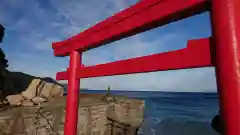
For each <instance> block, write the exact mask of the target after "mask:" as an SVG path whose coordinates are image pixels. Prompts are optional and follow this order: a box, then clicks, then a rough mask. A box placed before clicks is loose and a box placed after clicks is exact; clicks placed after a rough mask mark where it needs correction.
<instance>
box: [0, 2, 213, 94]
mask: <svg viewBox="0 0 240 135" xmlns="http://www.w3.org/2000/svg"><path fill="white" fill-rule="evenodd" d="M136 2H137V1H136V0H49V1H42V0H31V1H29V0H21V1H20V0H1V1H0V23H2V24H3V25H4V26H5V27H6V37H5V39H4V44H2V45H1V47H2V48H3V50H4V51H5V53H6V55H7V58H8V59H9V64H10V67H9V70H13V71H22V72H25V73H29V74H33V75H36V76H50V77H55V74H56V72H58V71H63V70H64V69H66V67H68V60H69V58H68V57H66V58H55V57H54V56H53V50H52V49H51V43H52V42H55V41H62V40H64V39H66V38H68V37H70V36H72V35H75V34H77V33H79V32H81V31H83V30H85V29H87V28H89V27H90V26H92V25H94V24H96V23H97V22H99V21H101V20H103V19H105V18H107V17H109V16H111V15H113V14H114V13H116V12H119V11H121V10H123V9H125V8H127V7H129V6H131V5H133V4H135V3H136ZM159 12H161V9H159ZM210 35H211V31H210V21H209V14H208V13H207V12H206V13H203V14H200V15H197V16H194V17H190V18H187V19H184V20H181V21H179V22H176V23H172V24H169V25H166V26H164V27H161V28H156V29H154V30H151V31H147V32H145V33H141V34H138V35H135V36H133V37H129V38H127V39H123V40H120V41H117V42H114V43H111V44H108V45H106V46H102V47H99V48H96V49H93V50H90V51H88V52H85V53H84V55H83V63H84V64H85V65H95V64H100V63H106V62H111V61H116V60H122V59H127V58H133V57H137V56H144V55H149V54H154V53H159V52H166V51H171V50H177V49H181V48H184V47H185V46H186V42H187V40H188V39H197V38H204V37H209V36H210ZM108 85H111V87H112V89H119V90H154V91H187V92H196V91H200V92H216V82H215V73H214V69H213V68H202V69H189V70H178V71H165V72H154V73H143V74H134V75H124V76H114V77H101V78H90V79H82V80H81V87H82V88H90V89H105V88H107V86H108Z"/></svg>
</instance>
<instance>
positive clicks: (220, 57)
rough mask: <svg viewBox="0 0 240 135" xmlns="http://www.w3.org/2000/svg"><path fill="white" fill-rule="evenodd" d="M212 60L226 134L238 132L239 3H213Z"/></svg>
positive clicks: (230, 0)
mask: <svg viewBox="0 0 240 135" xmlns="http://www.w3.org/2000/svg"><path fill="white" fill-rule="evenodd" d="M211 4H212V7H211V10H212V12H211V13H212V28H213V41H214V44H213V45H214V46H213V58H214V59H215V61H214V62H215V65H216V78H217V85H218V92H219V96H220V106H221V114H222V116H223V124H224V130H225V134H226V135H239V133H240V125H239V124H240V59H239V58H240V0H212V3H211Z"/></svg>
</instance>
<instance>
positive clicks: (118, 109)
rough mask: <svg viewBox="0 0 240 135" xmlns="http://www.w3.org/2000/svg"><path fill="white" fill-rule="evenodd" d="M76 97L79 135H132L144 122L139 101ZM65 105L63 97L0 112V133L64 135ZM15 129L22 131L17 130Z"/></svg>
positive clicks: (94, 95) (142, 106) (95, 95)
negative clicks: (78, 99)
mask: <svg viewBox="0 0 240 135" xmlns="http://www.w3.org/2000/svg"><path fill="white" fill-rule="evenodd" d="M79 96H80V102H79V118H78V119H79V122H78V135H89V134H94V135H135V134H136V132H137V130H138V128H139V126H140V125H141V123H142V121H143V113H144V101H142V100H137V99H130V98H127V97H122V96H115V99H116V101H114V102H106V101H103V100H102V98H103V96H104V95H101V94H80V95H79ZM65 102H66V97H65V96H64V97H60V98H58V99H56V100H52V101H49V102H45V103H42V104H40V105H38V106H32V107H27V106H24V107H17V108H11V109H7V110H5V111H2V112H0V128H1V129H2V130H1V131H0V134H6V133H10V134H12V135H19V134H21V133H22V131H24V134H25V135H52V134H54V135H63V130H64V128H63V127H64V121H65V118H64V115H65ZM15 116H18V117H15ZM17 121H18V122H17ZM11 123H16V124H14V126H13V124H11ZM19 123H20V125H17V124H19ZM17 126H19V128H21V129H19V128H18V129H17V130H16V129H15V128H14V127H17ZM20 131H21V133H20Z"/></svg>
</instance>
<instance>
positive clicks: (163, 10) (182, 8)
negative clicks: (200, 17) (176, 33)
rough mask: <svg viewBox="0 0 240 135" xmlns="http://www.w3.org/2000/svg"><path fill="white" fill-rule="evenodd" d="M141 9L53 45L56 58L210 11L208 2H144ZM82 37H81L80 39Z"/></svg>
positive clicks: (189, 0) (139, 7) (162, 0)
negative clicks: (72, 51)
mask: <svg viewBox="0 0 240 135" xmlns="http://www.w3.org/2000/svg"><path fill="white" fill-rule="evenodd" d="M144 3H145V4H146V6H144V5H140V6H133V7H132V8H130V9H131V10H130V9H128V10H130V11H128V10H126V11H123V13H120V14H119V15H118V16H117V17H115V16H114V17H112V18H109V19H107V20H105V22H104V23H106V25H104V23H102V24H99V25H96V26H95V27H93V28H90V30H89V31H86V32H85V33H84V32H83V33H80V35H77V36H75V37H73V38H72V39H69V40H66V41H63V42H58V43H53V48H54V54H55V56H66V55H68V53H69V52H70V51H71V50H73V49H74V50H79V51H81V52H82V51H86V50H88V49H92V48H95V47H98V46H101V45H104V44H107V43H110V42H113V41H115V40H119V39H122V38H125V37H129V36H131V35H134V34H137V33H140V32H144V31H146V30H150V29H152V28H155V27H158V26H162V25H165V24H167V23H170V22H174V21H177V20H180V19H183V18H186V17H189V16H191V15H194V14H197V13H201V12H204V11H206V10H207V9H208V1H207V0H187V1H186V0H177V1H176V0H143V1H142V2H140V4H144ZM81 34H82V36H81Z"/></svg>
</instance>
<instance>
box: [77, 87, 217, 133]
mask: <svg viewBox="0 0 240 135" xmlns="http://www.w3.org/2000/svg"><path fill="white" fill-rule="evenodd" d="M105 92H106V91H104V90H101V91H100V90H81V93H105ZM111 93H112V94H116V95H124V96H128V97H132V98H138V99H143V100H145V110H144V122H143V123H142V125H141V127H140V129H139V132H138V135H219V134H218V133H216V132H215V131H214V130H213V129H212V128H211V126H210V123H211V120H212V118H213V117H214V116H215V115H216V114H217V113H218V111H219V108H218V95H217V94H216V93H182V92H155V91H154V92H153V91H114V90H111Z"/></svg>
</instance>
